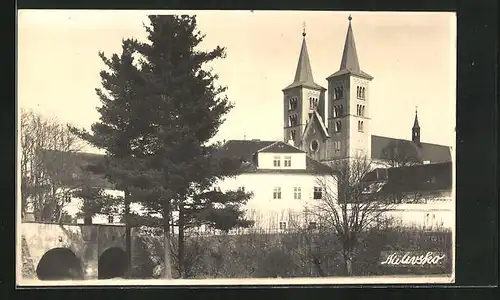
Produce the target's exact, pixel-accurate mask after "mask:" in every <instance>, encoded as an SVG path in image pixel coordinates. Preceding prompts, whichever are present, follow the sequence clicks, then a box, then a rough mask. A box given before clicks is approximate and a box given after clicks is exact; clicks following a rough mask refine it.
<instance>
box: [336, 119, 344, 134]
mask: <svg viewBox="0 0 500 300" xmlns="http://www.w3.org/2000/svg"><path fill="white" fill-rule="evenodd" d="M341 130H342V123H341V122H340V121H337V122H335V132H340V131H341Z"/></svg>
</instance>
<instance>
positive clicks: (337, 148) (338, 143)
mask: <svg viewBox="0 0 500 300" xmlns="http://www.w3.org/2000/svg"><path fill="white" fill-rule="evenodd" d="M333 150H335V151H340V141H335V142H333Z"/></svg>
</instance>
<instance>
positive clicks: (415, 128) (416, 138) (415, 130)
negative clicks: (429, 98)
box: [411, 106, 420, 146]
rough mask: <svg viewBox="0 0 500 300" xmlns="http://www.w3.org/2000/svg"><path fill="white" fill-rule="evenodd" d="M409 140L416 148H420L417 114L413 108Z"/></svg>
mask: <svg viewBox="0 0 500 300" xmlns="http://www.w3.org/2000/svg"><path fill="white" fill-rule="evenodd" d="M411 140H412V141H413V143H415V144H416V145H417V146H420V126H419V125H418V112H417V107H416V106H415V121H413V128H412V129H411Z"/></svg>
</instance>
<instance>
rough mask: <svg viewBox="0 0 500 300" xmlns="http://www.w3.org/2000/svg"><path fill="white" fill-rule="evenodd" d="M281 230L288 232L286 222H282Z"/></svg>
mask: <svg viewBox="0 0 500 300" xmlns="http://www.w3.org/2000/svg"><path fill="white" fill-rule="evenodd" d="M280 230H286V222H284V221H281V222H280Z"/></svg>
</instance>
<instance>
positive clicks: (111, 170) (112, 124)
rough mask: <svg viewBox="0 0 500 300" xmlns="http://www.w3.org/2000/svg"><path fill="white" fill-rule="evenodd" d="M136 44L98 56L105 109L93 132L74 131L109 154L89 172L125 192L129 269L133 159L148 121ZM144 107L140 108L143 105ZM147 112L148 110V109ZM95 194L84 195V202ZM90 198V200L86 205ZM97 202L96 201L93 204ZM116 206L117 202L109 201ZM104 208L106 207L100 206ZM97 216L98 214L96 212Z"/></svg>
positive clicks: (135, 163) (137, 175) (99, 91)
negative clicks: (141, 95) (143, 116)
mask: <svg viewBox="0 0 500 300" xmlns="http://www.w3.org/2000/svg"><path fill="white" fill-rule="evenodd" d="M135 44H136V42H135V41H134V40H131V39H127V40H122V53H121V55H120V56H119V55H118V54H113V55H112V56H111V58H107V57H106V56H105V55H104V53H103V52H100V53H99V56H100V57H101V59H102V61H103V62H104V64H105V65H106V67H107V68H108V70H103V71H101V73H100V76H101V83H102V89H100V88H97V89H96V92H97V95H98V96H99V98H100V101H101V103H102V106H101V107H99V108H98V109H97V110H98V112H99V113H100V120H99V122H96V123H94V124H93V125H92V128H91V131H92V132H88V131H86V130H84V129H78V128H72V132H74V133H75V134H76V135H77V136H79V137H80V138H82V139H83V140H85V141H87V142H89V143H90V144H91V145H93V146H95V147H96V148H98V149H103V150H105V151H106V156H105V159H104V160H103V161H102V162H101V163H100V164H98V165H91V166H89V167H88V168H87V169H88V170H89V171H91V172H94V173H97V174H102V175H104V176H105V178H107V179H108V180H109V181H110V182H111V183H113V184H115V188H116V189H117V190H121V191H123V193H124V197H123V207H124V210H123V214H124V218H123V219H124V220H125V225H126V252H127V257H128V267H130V264H131V236H130V233H131V228H130V222H129V214H130V204H131V202H132V201H133V200H132V197H131V196H132V195H131V193H130V190H129V189H130V187H131V186H133V185H134V182H137V178H140V176H141V173H140V164H141V162H140V159H138V158H136V157H135V156H134V149H136V148H137V146H136V145H137V144H138V143H140V140H141V138H142V132H141V131H140V128H141V126H143V125H142V124H144V123H145V122H146V121H144V120H143V119H141V117H140V114H141V112H142V111H143V110H144V109H145V108H144V103H143V102H142V101H140V100H139V98H138V95H137V93H136V91H137V90H138V89H137V88H134V86H135V85H138V84H140V82H141V77H140V73H139V70H138V69H137V68H136V67H135V66H134V58H133V54H134V52H135V50H134V49H135V48H134V46H135ZM141 105H142V106H143V107H140V106H141ZM146 109H147V108H146ZM90 195H92V193H90V194H89V193H84V195H83V196H84V199H86V198H88V197H89V196H90ZM89 201H90V199H87V203H91V202H89ZM94 202H95V201H94ZM109 204H110V205H115V204H116V201H114V202H109ZM98 207H99V208H100V209H104V210H106V208H105V205H104V204H103V203H102V201H101V203H100V205H99V206H98ZM94 213H96V212H95V211H94Z"/></svg>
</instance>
